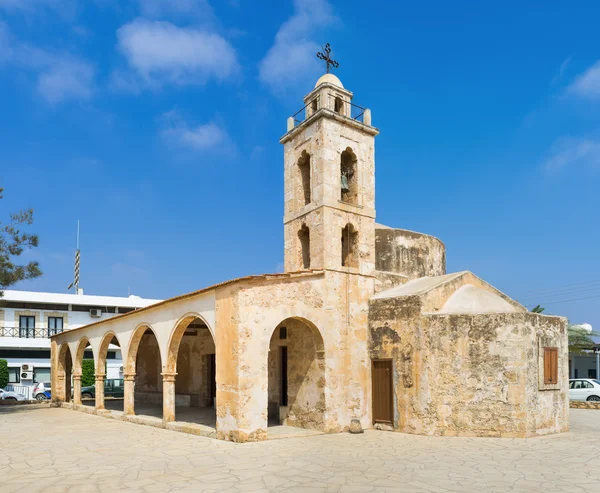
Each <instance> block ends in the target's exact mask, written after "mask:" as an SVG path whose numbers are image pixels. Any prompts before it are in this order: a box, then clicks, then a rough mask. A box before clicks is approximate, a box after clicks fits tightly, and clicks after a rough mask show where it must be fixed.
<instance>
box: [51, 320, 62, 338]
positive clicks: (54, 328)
mask: <svg viewBox="0 0 600 493" xmlns="http://www.w3.org/2000/svg"><path fill="white" fill-rule="evenodd" d="M62 331H63V318H62V317H48V337H50V336H53V335H55V334H60V333H61V332H62Z"/></svg>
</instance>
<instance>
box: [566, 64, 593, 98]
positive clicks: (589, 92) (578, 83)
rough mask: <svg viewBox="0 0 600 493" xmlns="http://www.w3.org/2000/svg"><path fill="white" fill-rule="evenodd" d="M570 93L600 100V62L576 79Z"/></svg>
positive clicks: (570, 87)
mask: <svg viewBox="0 0 600 493" xmlns="http://www.w3.org/2000/svg"><path fill="white" fill-rule="evenodd" d="M568 91H569V92H570V93H571V94H575V95H577V96H580V97H584V98H589V99H600V60H599V61H597V62H596V63H595V64H594V65H592V66H591V67H590V68H588V69H587V70H586V71H585V72H584V73H583V74H581V75H579V76H578V77H576V78H575V80H574V81H573V83H572V84H571V85H570V86H569V89H568Z"/></svg>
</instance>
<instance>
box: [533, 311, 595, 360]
mask: <svg viewBox="0 0 600 493" xmlns="http://www.w3.org/2000/svg"><path fill="white" fill-rule="evenodd" d="M544 310H545V308H544V307H542V306H541V305H536V306H535V307H533V308H532V309H531V311H532V312H533V313H543V312H544ZM567 336H568V338H569V353H573V354H584V353H585V351H586V350H589V349H592V348H593V347H594V346H595V345H596V344H597V343H596V342H594V339H592V337H600V333H598V332H594V331H591V330H587V329H586V328H584V327H582V326H581V325H573V324H571V323H570V322H569V326H568V327H567Z"/></svg>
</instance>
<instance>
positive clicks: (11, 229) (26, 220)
mask: <svg viewBox="0 0 600 493" xmlns="http://www.w3.org/2000/svg"><path fill="white" fill-rule="evenodd" d="M3 191H4V189H3V188H0V199H2V192H3ZM9 217H10V221H9V222H8V224H2V222H0V298H1V297H2V295H3V292H2V289H4V288H7V287H9V286H12V285H13V284H15V283H17V282H19V281H23V280H24V279H33V278H35V277H39V276H41V275H42V271H40V267H39V264H38V262H34V261H32V262H29V263H28V264H25V265H18V264H16V263H15V257H18V256H19V255H21V254H22V253H23V250H24V249H25V248H33V247H36V246H38V237H37V235H32V234H29V233H23V232H22V231H21V227H22V226H28V225H30V224H32V223H33V209H28V210H26V211H19V212H16V213H13V214H10V216H9Z"/></svg>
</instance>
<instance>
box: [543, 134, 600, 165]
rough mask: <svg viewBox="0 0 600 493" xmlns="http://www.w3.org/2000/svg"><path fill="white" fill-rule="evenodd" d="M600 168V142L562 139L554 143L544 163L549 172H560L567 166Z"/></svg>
mask: <svg viewBox="0 0 600 493" xmlns="http://www.w3.org/2000/svg"><path fill="white" fill-rule="evenodd" d="M578 165H579V166H588V167H600V140H597V139H591V138H571V137H562V138H560V139H558V140H556V141H555V142H554V144H553V145H552V148H551V149H550V156H549V157H548V159H547V160H546V161H545V163H544V168H545V169H546V171H548V172H558V171H560V170H562V169H563V168H565V167H567V166H578Z"/></svg>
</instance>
